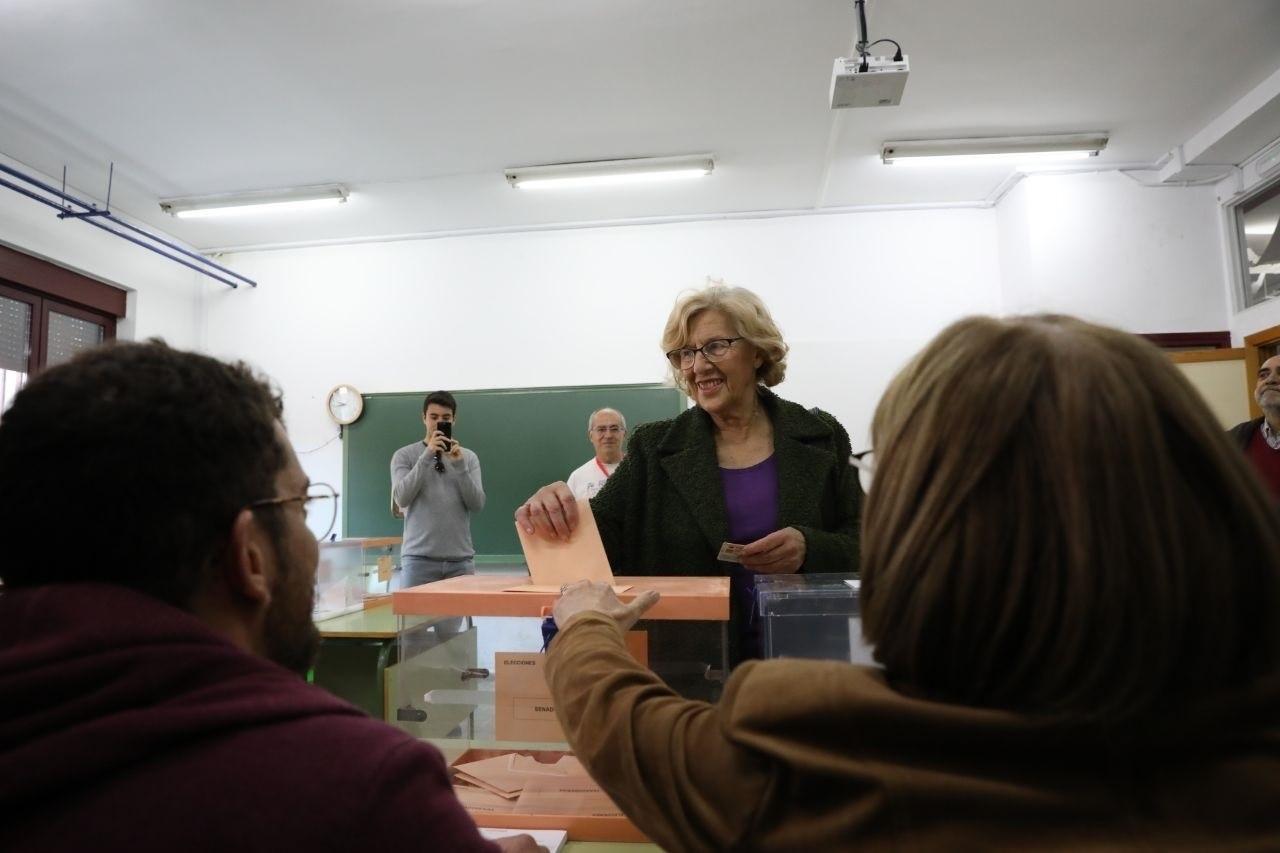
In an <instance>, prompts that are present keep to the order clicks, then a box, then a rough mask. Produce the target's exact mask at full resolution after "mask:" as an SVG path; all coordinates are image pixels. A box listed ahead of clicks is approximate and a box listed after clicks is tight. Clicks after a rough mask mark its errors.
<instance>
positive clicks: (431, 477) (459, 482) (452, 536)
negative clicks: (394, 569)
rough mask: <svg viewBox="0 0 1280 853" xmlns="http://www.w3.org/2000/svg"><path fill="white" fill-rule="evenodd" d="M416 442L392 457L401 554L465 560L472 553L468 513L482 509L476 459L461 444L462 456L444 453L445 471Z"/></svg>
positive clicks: (434, 558)
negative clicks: (401, 520) (401, 517)
mask: <svg viewBox="0 0 1280 853" xmlns="http://www.w3.org/2000/svg"><path fill="white" fill-rule="evenodd" d="M426 451H427V447H426V445H425V444H423V443H422V442H421V441H415V442H414V443H413V444H410V445H407V446H405V447H402V448H400V449H399V450H397V451H396V452H395V455H393V456H392V457H391V496H392V498H393V499H394V500H395V502H396V504H398V505H399V506H400V507H401V508H402V509H403V510H404V544H403V545H401V546H400V553H401V554H403V555H404V556H406V557H429V558H431V559H433V560H465V559H466V558H468V557H474V556H475V553H476V549H475V546H474V545H472V544H471V514H472V513H476V512H479V511H480V510H482V509H484V486H482V485H481V483H480V459H479V458H478V457H477V456H476V455H475V454H474V453H472V452H471V451H470V450H468V449H467V448H465V447H464V448H462V458H461V459H456V460H455V459H450V458H449V457H448V456H445V457H443V461H444V471H437V470H436V469H435V456H434V454H429V453H427V452H426Z"/></svg>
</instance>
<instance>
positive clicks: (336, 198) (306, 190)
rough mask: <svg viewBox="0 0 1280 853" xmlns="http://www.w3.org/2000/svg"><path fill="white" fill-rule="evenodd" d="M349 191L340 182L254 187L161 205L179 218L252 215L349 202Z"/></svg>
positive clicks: (172, 201)
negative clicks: (269, 187)
mask: <svg viewBox="0 0 1280 853" xmlns="http://www.w3.org/2000/svg"><path fill="white" fill-rule="evenodd" d="M349 195H350V193H349V192H348V191H347V188H346V187H344V186H342V185H341V184H324V185H322V186H311V187H291V188H289V189H282V190H252V191H250V192H243V193H220V194H218V195H205V196H189V197H187V198H165V199H161V200H160V209H161V210H163V211H164V212H165V213H168V214H169V215H171V216H176V217H178V218H179V219H205V218H211V217H224V216H250V215H253V214H258V213H267V212H277V211H281V212H284V211H289V212H292V211H297V210H311V209H314V208H324V207H332V206H333V205H335V204H343V203H344V202H346V200H347V198H348V196H349Z"/></svg>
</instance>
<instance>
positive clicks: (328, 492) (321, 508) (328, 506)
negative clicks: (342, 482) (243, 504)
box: [249, 483, 338, 542]
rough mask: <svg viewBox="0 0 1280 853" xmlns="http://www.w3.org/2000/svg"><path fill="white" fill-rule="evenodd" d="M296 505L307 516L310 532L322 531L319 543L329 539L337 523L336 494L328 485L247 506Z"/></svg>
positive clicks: (313, 484)
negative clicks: (300, 493) (301, 493)
mask: <svg viewBox="0 0 1280 853" xmlns="http://www.w3.org/2000/svg"><path fill="white" fill-rule="evenodd" d="M291 503H297V504H299V505H301V506H302V511H303V512H305V513H306V514H307V527H309V528H311V530H312V531H313V532H314V531H317V530H323V531H324V533H321V534H320V535H318V536H316V538H317V539H319V540H320V541H321V542H323V541H324V540H325V539H328V538H329V534H330V533H332V532H333V526H334V524H335V523H336V522H337V521H338V492H337V490H336V489H334V488H333V486H330V485H329V484H328V483H312V484H311V487H310V488H308V489H307V493H306V494H305V495H295V496H293V497H289V498H263V499H262V500H260V501H254V502H253V503H251V504H249V508H250V509H257V508H258V507H263V506H284V505H285V504H291Z"/></svg>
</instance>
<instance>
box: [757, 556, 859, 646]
mask: <svg viewBox="0 0 1280 853" xmlns="http://www.w3.org/2000/svg"><path fill="white" fill-rule="evenodd" d="M755 597H756V614H755V618H756V619H757V620H758V623H759V627H760V643H761V651H762V653H763V655H764V657H766V658H784V657H785V658H813V659H819V660H842V661H849V662H851V663H859V664H874V663H875V661H874V660H873V659H872V657H871V652H872V649H871V647H870V646H868V645H867V643H866V641H865V640H863V639H862V617H861V615H860V611H859V610H858V580H857V577H856V576H855V575H831V574H814V575H805V574H794V575H760V576H759V577H757V578H756V593H755Z"/></svg>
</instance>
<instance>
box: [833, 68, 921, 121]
mask: <svg viewBox="0 0 1280 853" xmlns="http://www.w3.org/2000/svg"><path fill="white" fill-rule="evenodd" d="M864 63H865V66H864ZM907 71H908V68H907V57H905V56H902V57H901V58H899V57H898V56H895V57H893V58H890V57H887V56H867V57H865V58H864V57H861V56H855V57H853V58H851V59H847V58H845V57H840V58H839V59H837V60H836V63H835V68H834V70H833V71H832V73H831V109H833V110H843V109H847V108H849V107H896V106H897V105H898V104H899V103H901V102H902V90H903V89H905V88H906V87H907Z"/></svg>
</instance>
